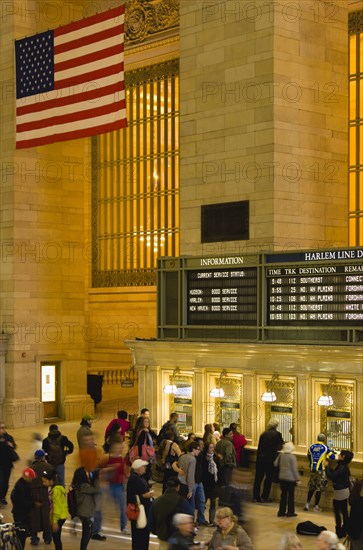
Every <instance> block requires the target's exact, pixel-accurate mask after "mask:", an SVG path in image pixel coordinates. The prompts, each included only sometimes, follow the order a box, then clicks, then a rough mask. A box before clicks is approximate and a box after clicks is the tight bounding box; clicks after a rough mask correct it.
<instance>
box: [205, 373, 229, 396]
mask: <svg viewBox="0 0 363 550" xmlns="http://www.w3.org/2000/svg"><path fill="white" fill-rule="evenodd" d="M226 376H227V371H226V370H222V372H221V374H220V376H219V381H218V386H216V387H215V388H212V389H211V391H210V392H209V395H210V397H216V398H221V397H224V396H225V393H224V389H223V388H222V378H223V377H226Z"/></svg>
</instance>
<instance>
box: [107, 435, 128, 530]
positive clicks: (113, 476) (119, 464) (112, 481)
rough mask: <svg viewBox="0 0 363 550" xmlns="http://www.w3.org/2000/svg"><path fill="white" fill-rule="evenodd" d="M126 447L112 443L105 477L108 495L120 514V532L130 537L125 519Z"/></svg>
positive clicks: (125, 445)
mask: <svg viewBox="0 0 363 550" xmlns="http://www.w3.org/2000/svg"><path fill="white" fill-rule="evenodd" d="M127 451H128V445H127V443H126V442H125V441H124V442H118V443H113V444H112V446H111V449H110V453H109V456H108V462H107V464H106V472H107V474H106V477H107V479H108V483H109V495H110V497H111V499H112V500H113V501H114V503H115V504H116V505H117V507H118V509H119V512H120V531H121V533H123V534H124V535H130V531H129V529H128V528H127V517H126V487H127V480H128V477H129V475H130V471H129V466H128V463H127V459H126V456H127Z"/></svg>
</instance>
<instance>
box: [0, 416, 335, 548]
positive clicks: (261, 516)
mask: <svg viewBox="0 0 363 550" xmlns="http://www.w3.org/2000/svg"><path fill="white" fill-rule="evenodd" d="M112 417H113V416H112V413H110V414H106V413H103V414H99V415H97V418H96V419H95V421H94V424H93V428H94V431H95V435H96V440H97V442H98V443H99V445H102V443H103V434H104V429H105V426H106V425H107V423H108V422H109V420H110V419H111V418H112ZM57 423H58V426H59V429H60V430H61V432H62V433H63V434H64V435H66V436H67V437H68V438H69V439H70V440H71V441H73V442H76V436H75V434H76V431H77V429H78V427H79V423H78V422H57ZM34 432H38V433H40V434H41V435H42V436H43V437H46V435H47V433H48V425H47V424H44V425H42V426H39V425H38V426H34V427H29V428H18V429H12V430H9V433H11V435H13V437H14V438H15V441H16V443H17V445H18V453H19V455H20V457H21V460H20V461H19V462H17V463H16V464H15V468H14V471H13V473H12V476H11V480H10V490H9V493H8V496H9V494H10V491H11V488H12V486H13V484H14V482H15V481H16V480H17V479H18V477H20V475H21V471H22V469H23V468H24V467H25V466H26V461H27V460H28V459H30V456H31V450H32V444H31V439H32V434H33V433H34ZM75 449H77V446H76V445H75ZM77 467H78V457H77V451H76V450H75V452H74V453H73V454H72V455H70V456H69V457H68V458H67V462H66V483H67V485H68V484H69V483H70V481H71V478H72V474H73V471H74V469H75V468H77ZM154 490H155V492H156V494H157V495H158V494H160V492H161V487H160V485H159V484H155V485H154ZM0 512H1V513H2V514H3V515H4V521H12V515H11V505H8V506H6V507H4V508H2V509H1V510H0ZM296 512H297V513H298V517H296V518H287V517H286V518H279V517H277V502H273V503H271V504H248V505H247V517H248V519H249V526H250V533H249V534H250V536H251V538H252V540H253V543H254V549H255V550H278V549H279V541H280V539H281V536H282V535H283V534H284V533H286V532H295V528H296V525H297V523H299V522H300V521H305V520H308V519H309V520H311V521H313V522H314V523H317V524H318V525H324V526H325V527H326V528H327V529H331V530H334V518H333V513H332V511H323V512H321V513H314V512H304V511H303V510H302V508H301V507H297V509H296ZM103 533H104V534H105V535H106V536H107V540H106V541H103V542H100V541H95V540H91V541H90V544H89V546H88V548H89V550H106V549H108V550H130V549H131V538H130V537H129V536H124V535H122V534H121V533H120V531H119V519H118V513H117V510H116V509H115V506H114V505H113V504H112V503H111V502H110V501H109V499H108V495H107V494H104V512H103ZM212 533H213V528H209V527H208V528H206V527H202V528H200V529H199V531H198V535H197V538H196V540H203V541H207V540H209V538H210V537H211V535H212ZM300 538H301V542H302V547H303V550H314V549H316V547H317V546H316V537H306V536H305V537H300ZM62 541H63V549H64V550H77V549H78V548H79V542H80V530H79V529H77V534H76V535H75V534H72V523H71V522H70V521H68V520H67V521H66V523H65V525H64V527H63V532H62ZM26 547H27V548H28V549H29V548H31V546H30V539H28V542H27V545H26ZM52 547H53V546H51V547H49V546H45V545H44V544H43V543H42V542H41V543H40V544H39V548H44V549H45V548H52ZM153 548H155V550H156V549H157V548H158V542H157V540H156V538H155V537H153V536H152V537H151V540H150V550H152V549H153ZM140 550H142V549H140Z"/></svg>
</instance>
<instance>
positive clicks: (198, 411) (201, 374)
mask: <svg viewBox="0 0 363 550" xmlns="http://www.w3.org/2000/svg"><path fill="white" fill-rule="evenodd" d="M205 372H206V371H205V369H198V368H197V369H196V370H195V373H194V381H193V426H194V430H195V431H196V432H197V433H202V434H203V432H204V425H205V423H206V418H205V408H204V404H203V403H201V401H202V399H203V398H202V396H204V395H205V394H206V383H205V382H206V376H205Z"/></svg>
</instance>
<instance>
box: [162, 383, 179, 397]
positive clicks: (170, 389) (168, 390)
mask: <svg viewBox="0 0 363 550" xmlns="http://www.w3.org/2000/svg"><path fill="white" fill-rule="evenodd" d="M177 391H178V388H177V387H176V385H175V384H166V386H164V389H163V392H164V393H173V394H174V395H175V394H176V392H177Z"/></svg>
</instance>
